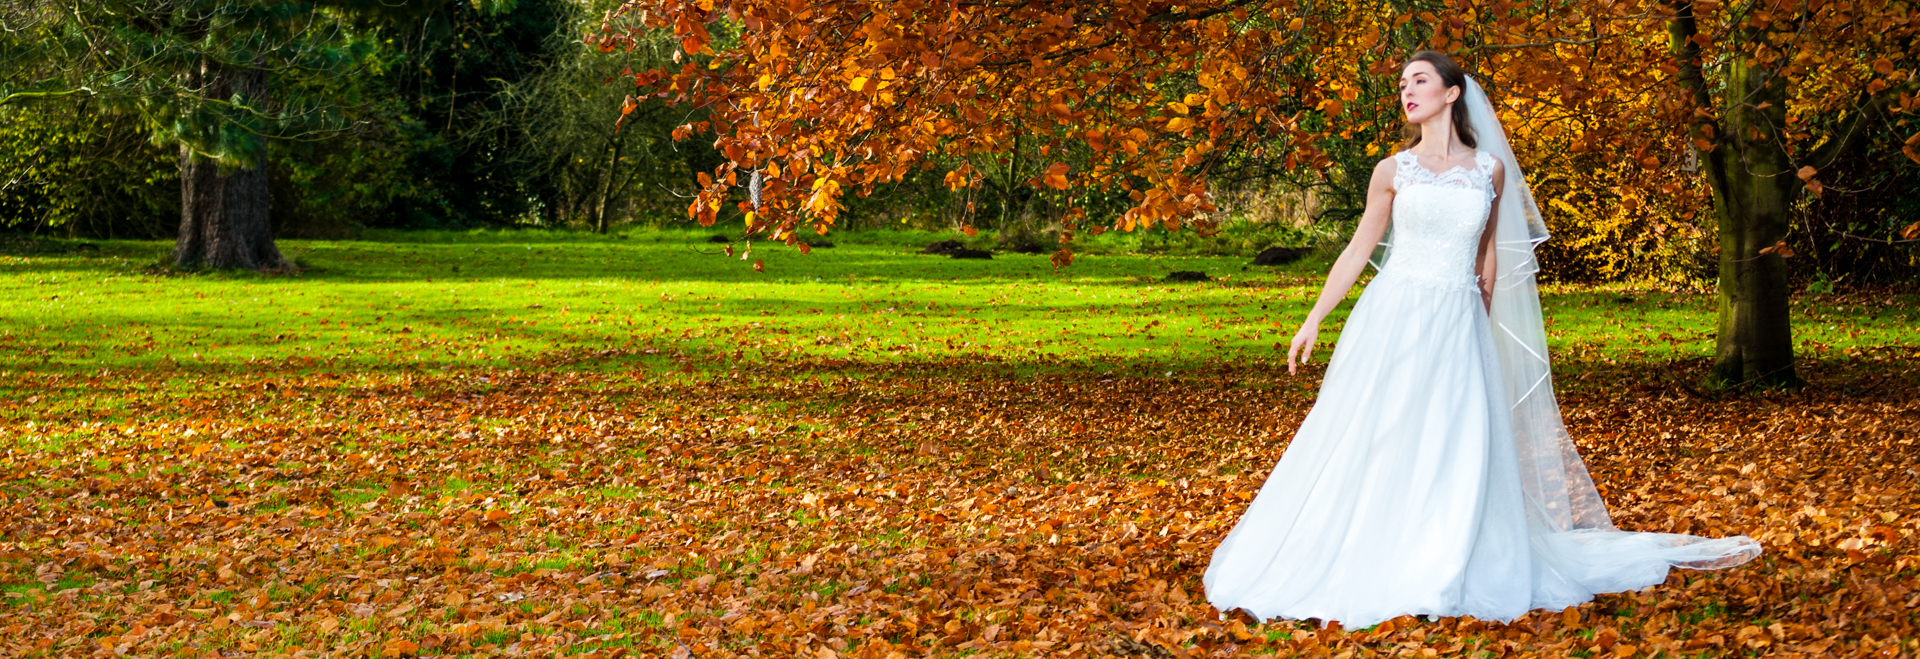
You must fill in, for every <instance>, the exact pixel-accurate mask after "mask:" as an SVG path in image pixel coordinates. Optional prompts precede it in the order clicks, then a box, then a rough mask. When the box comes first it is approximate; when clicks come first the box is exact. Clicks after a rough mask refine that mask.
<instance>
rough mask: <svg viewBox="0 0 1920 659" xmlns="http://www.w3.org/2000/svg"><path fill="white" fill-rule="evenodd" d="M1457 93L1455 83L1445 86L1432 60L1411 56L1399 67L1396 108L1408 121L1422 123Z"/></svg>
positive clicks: (1454, 97) (1458, 92) (1458, 89)
mask: <svg viewBox="0 0 1920 659" xmlns="http://www.w3.org/2000/svg"><path fill="white" fill-rule="evenodd" d="M1459 97H1460V88H1459V87H1448V86H1447V83H1446V81H1445V80H1442V79H1441V78H1440V72H1439V71H1436V70H1434V68H1433V63H1432V62H1428V61H1425V60H1414V62H1413V63H1411V64H1408V65H1407V67H1406V68H1404V69H1401V70H1400V111H1401V112H1405V113H1407V122H1408V123H1415V124H1419V123H1426V121H1427V120H1428V119H1432V118H1433V117H1434V116H1436V115H1438V114H1439V113H1440V111H1441V110H1445V109H1446V108H1447V104H1449V103H1452V102H1453V101H1454V99H1457V98H1459Z"/></svg>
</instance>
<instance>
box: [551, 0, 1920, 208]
mask: <svg viewBox="0 0 1920 659" xmlns="http://www.w3.org/2000/svg"><path fill="white" fill-rule="evenodd" d="M1790 5H1791V3H1786V2H1784V0H1767V1H1764V2H1760V3H1759V4H1753V5H1752V6H1747V5H1742V6H1741V7H1730V6H1727V5H1725V4H1722V3H1719V2H1713V1H1711V0H1701V1H1698V2H1693V3H1688V4H1683V5H1671V4H1665V3H1661V2H1651V1H1635V0H1620V1H1614V0H1579V1H1576V2H1570V3H1535V2H1508V1H1506V0H1493V1H1478V0H1469V1H1466V2H1414V3H1402V4H1388V3H1365V2H1361V3H1331V4H1314V5H1307V4H1297V3H1294V2H1287V1H1269V2H1255V1H1244V2H1192V3H1181V4H1175V3H1170V2H1164V1H1143V2H1109V3H1076V2H1064V1H1046V0H1040V1H1034V2H1012V3H996V4H991V5H989V4H982V3H976V2H958V1H945V2H940V1H929V0H904V1H900V2H861V1H854V0H792V1H788V0H743V1H739V2H715V1H713V0H696V1H691V2H689V1H682V0H634V1H633V2H629V3H627V4H625V5H623V6H622V7H621V8H619V9H618V10H616V11H614V12H610V13H609V14H608V16H607V18H606V22H605V24H604V25H603V26H602V29H601V30H600V31H599V32H597V33H594V34H590V35H588V37H587V38H588V41H589V42H591V43H593V44H595V45H597V46H599V47H601V48H603V49H614V48H622V47H627V48H630V47H634V46H635V45H636V44H639V43H641V41H642V38H643V37H644V36H645V35H647V34H664V33H671V34H672V35H673V38H674V43H675V45H676V46H677V50H676V51H675V53H674V61H675V62H676V63H677V64H676V65H675V66H676V67H677V68H672V67H669V68H666V69H659V70H651V71H642V72H638V73H635V74H633V76H632V80H633V83H634V84H635V85H636V88H637V91H636V94H635V96H634V97H633V98H632V99H631V100H629V107H633V106H634V105H635V104H637V103H638V102H640V101H641V100H643V99H648V98H657V99H665V100H668V101H670V102H674V103H677V104H681V105H683V106H686V107H689V108H694V109H700V110H704V111H705V112H706V114H705V117H704V119H703V120H699V121H690V122H689V123H687V124H686V125H683V126H680V127H679V128H678V129H677V130H676V131H675V133H674V136H675V137H676V138H678V139H693V138H694V136H696V135H700V136H703V137H702V139H704V136H706V135H711V136H713V138H714V144H715V146H716V147H717V149H718V150H719V151H720V152H721V153H722V154H723V155H724V156H725V159H726V161H725V162H724V163H722V164H721V165H720V166H719V167H717V168H716V169H715V170H714V171H712V172H705V173H701V174H700V175H698V177H697V178H698V180H699V184H700V190H699V193H698V195H697V197H696V198H695V199H694V200H693V202H692V203H691V204H690V205H689V207H688V213H689V215H690V216H691V217H694V218H697V219H699V220H700V221H701V222H702V223H704V224H712V223H714V222H716V221H717V220H719V219H720V218H722V217H726V218H729V219H730V220H731V219H733V218H743V219H744V222H745V224H746V227H747V234H748V235H749V236H754V235H765V236H769V237H772V238H774V239H778V240H781V241H783V242H787V243H789V244H796V243H797V242H798V239H797V238H796V237H795V233H796V231H797V230H800V229H803V228H811V229H813V230H815V231H816V232H824V231H826V230H827V229H828V228H829V227H831V226H833V224H834V223H835V220H836V218H837V217H838V215H839V213H840V211H841V209H842V202H843V200H844V199H845V195H847V194H854V195H865V194H868V193H871V192H872V191H873V190H874V188H875V186H877V185H882V184H887V183H892V182H898V181H901V180H903V179H904V178H905V177H907V176H909V175H910V174H911V173H913V172H914V171H916V170H918V169H932V168H935V167H939V168H942V169H945V170H946V171H944V172H943V173H942V172H933V174H934V175H935V176H939V177H940V178H941V180H943V181H944V183H945V185H946V186H947V187H949V188H951V189H953V190H962V189H965V188H969V187H974V188H983V189H989V190H992V191H994V193H995V194H999V195H1002V196H1003V197H1006V196H1008V195H1009V194H1010V192H1009V191H1011V190H1015V189H1030V190H1032V191H1037V192H1041V193H1045V194H1049V195H1053V196H1054V198H1057V199H1059V200H1060V201H1061V203H1062V204H1064V205H1065V206H1066V207H1067V209H1066V211H1065V212H1063V213H1061V217H1062V218H1064V221H1063V226H1062V227H1061V228H1062V231H1061V238H1062V241H1063V242H1065V241H1068V240H1071V237H1072V236H1073V235H1074V233H1075V232H1076V230H1077V229H1078V227H1076V226H1074V224H1075V223H1076V222H1078V223H1085V224H1088V225H1089V226H1088V227H1087V230H1088V231H1089V232H1092V233H1098V232H1100V231H1102V230H1104V229H1107V228H1113V229H1121V230H1131V229H1134V228H1137V227H1140V226H1145V225H1152V224H1157V225H1161V226H1164V227H1167V228H1169V229H1174V228H1179V227H1180V226H1183V225H1184V226H1191V227H1194V228H1197V229H1199V230H1202V231H1208V230H1211V229H1212V228H1214V226H1215V220H1214V218H1215V217H1216V216H1217V213H1216V211H1217V210H1218V209H1217V208H1216V206H1215V203H1214V201H1213V199H1212V197H1211V195H1210V190H1212V189H1214V188H1215V187H1217V186H1218V185H1219V184H1220V182H1221V180H1222V179H1225V178H1230V177H1242V178H1245V177H1247V176H1250V174H1248V173H1247V172H1248V171H1252V170H1256V169H1260V170H1262V171H1265V172H1268V173H1269V175H1270V174H1271V173H1272V172H1276V171H1279V172H1294V173H1305V175H1306V177H1307V178H1309V179H1312V178H1314V177H1321V178H1319V180H1322V181H1325V180H1327V179H1329V178H1332V179H1340V178H1352V177H1353V176H1355V175H1356V174H1354V173H1353V172H1354V171H1355V170H1354V168H1355V167H1356V166H1357V165H1360V164H1369V165H1370V164H1371V160H1373V159H1377V158H1379V157H1382V156H1384V155H1386V153H1387V152H1390V151H1391V150H1392V149H1393V148H1394V146H1395V143H1396V142H1397V141H1398V131H1397V129H1398V127H1399V123H1400V115H1399V113H1398V111H1397V110H1396V109H1395V108H1396V104H1395V103H1394V97H1395V86H1394V82H1393V81H1394V80H1395V79H1396V77H1397V73H1398V65H1399V63H1400V60H1401V59H1402V58H1404V57H1405V56H1406V55H1407V54H1408V53H1409V52H1411V51H1412V50H1414V49H1416V48H1421V47H1430V48H1434V49H1439V50H1443V51H1447V52H1450V53H1452V54H1454V55H1455V56H1456V57H1457V58H1458V59H1459V60H1460V61H1461V62H1462V63H1463V64H1464V65H1466V66H1467V67H1468V68H1469V70H1471V71H1473V72H1474V73H1475V75H1476V76H1478V77H1480V78H1481V80H1482V81H1483V82H1484V83H1486V84H1487V86H1488V88H1489V89H1490V91H1491V92H1492V95H1493V96H1494V97H1495V100H1496V102H1497V103H1500V104H1501V105H1502V107H1503V113H1511V115H1510V116H1508V117H1506V118H1507V119H1508V125H1509V127H1510V128H1512V129H1513V130H1515V135H1514V137H1515V140H1514V141H1515V150H1516V152H1517V153H1518V154H1519V156H1520V158H1521V160H1522V164H1523V165H1525V166H1528V167H1529V168H1530V169H1538V170H1539V173H1541V174H1543V175H1545V176H1552V175H1554V173H1553V172H1549V171H1547V168H1549V167H1555V166H1558V167H1562V168H1566V167H1573V170H1572V171H1570V172H1569V176H1570V177H1571V179H1570V180H1571V181H1572V183H1571V184H1569V185H1567V186H1565V187H1566V188H1567V189H1571V190H1580V189H1583V188H1587V189H1591V188H1595V187H1598V188H1601V189H1603V190H1607V189H1610V190H1613V192H1608V193H1606V194H1602V195H1598V197H1597V198H1589V199H1586V200H1585V201H1582V200H1581V199H1578V198H1576V197H1574V196H1570V197H1569V199H1572V200H1573V201H1575V202H1576V203H1608V204H1616V205H1617V206H1618V208H1619V209H1620V210H1621V211H1622V212H1624V213H1627V214H1628V215H1633V214H1635V213H1642V211H1641V210H1640V209H1641V207H1642V205H1643V204H1644V205H1645V206H1646V207H1648V208H1649V209H1651V210H1655V211H1656V212H1660V213H1671V214H1672V217H1670V218H1666V219H1663V220H1662V221H1661V223H1658V226H1657V227H1649V228H1653V229H1657V230H1658V231H1659V232H1660V234H1661V235H1665V234H1666V232H1667V227H1668V226H1669V224H1672V223H1674V222H1678V223H1680V224H1675V226H1679V225H1693V226H1701V225H1705V224H1709V223H1705V222H1697V220H1696V218H1695V213H1694V209H1695V208H1700V210H1705V208H1704V207H1706V206H1708V205H1709V204H1711V203H1712V202H1711V199H1712V196H1711V195H1709V194H1707V193H1706V191H1705V190H1703V189H1701V185H1700V183H1701V181H1700V177H1699V175H1698V173H1697V172H1698V170H1697V169H1696V165H1694V164H1692V163H1693V162H1694V160H1696V159H1697V157H1696V156H1694V155H1689V152H1690V151H1691V150H1696V149H1697V150H1699V152H1706V153H1711V152H1713V151H1715V150H1716V149H1720V148H1722V147H1723V146H1724V145H1734V146H1739V147H1741V148H1745V146H1746V143H1747V142H1752V141H1754V140H1773V141H1776V142H1779V143H1780V145H1781V147H1782V148H1783V149H1785V150H1787V151H1795V150H1804V153H1799V154H1798V155H1796V156H1795V157H1800V156H1806V157H1811V156H1813V155H1814V152H1815V151H1816V150H1817V149H1819V148H1829V150H1833V149H1834V148H1835V147H1826V145H1830V144H1831V145H1838V144H1841V143H1843V142H1847V141H1848V140H1846V139H1843V138H1836V134H1839V133H1846V132H1847V131H1850V130H1853V129H1855V128H1860V127H1858V126H1853V125H1851V124H1847V122H1848V121H1850V120H1852V118H1856V117H1860V116H1865V115H1870V116H1872V117H1874V118H1876V120H1879V121H1882V122H1883V123H1884V122H1893V124H1894V129H1895V130H1905V131H1913V130H1914V128H1913V127H1910V126H1906V125H1905V116H1906V114H1905V113H1909V112H1911V111H1912V110H1914V109H1916V108H1917V107H1920V105H1917V104H1916V102H1915V100H1914V96H1913V93H1912V92H1913V79H1912V72H1913V70H1914V59H1915V58H1914V49H1915V46H1914V41H1913V40H1914V34H1915V29H1916V27H1917V25H1916V22H1915V21H1914V19H1913V14H1914V12H1913V11H1912V7H1910V6H1909V4H1908V3H1907V2H1879V3H1851V2H1840V1H1836V2H1822V3H1816V4H1814V5H1808V6H1806V7H1801V6H1800V5H1791V6H1790ZM1743 8H1744V9H1743ZM1683 17H1684V18H1685V19H1686V20H1687V21H1688V23H1687V27H1686V29H1685V30H1682V29H1681V22H1680V19H1681V18H1683ZM1690 62H1691V63H1690ZM1753 66H1764V67H1772V69H1773V70H1777V71H1778V72H1779V76H1778V77H1779V80H1780V81H1781V82H1779V84H1782V85H1786V86H1789V87H1790V88H1791V91H1790V95H1791V99H1790V100H1791V103H1786V102H1783V103H1781V105H1791V110H1784V109H1777V110H1776V112H1779V113H1780V115H1781V116H1780V117H1779V119H1780V122H1779V124H1778V125H1779V126H1780V127H1779V128H1778V129H1776V130H1774V132H1773V133H1772V134H1769V135H1750V134H1745V133H1746V132H1752V131H1744V132H1742V134H1737V135H1736V134H1731V133H1730V132H1729V131H1730V128H1729V127H1728V126H1727V125H1722V124H1724V123H1725V121H1726V119H1725V117H1724V115H1725V114H1726V112H1727V111H1726V109H1725V107H1724V106H1725V105H1726V99H1720V98H1715V97H1714V95H1715V94H1718V93H1720V92H1715V91H1713V90H1714V89H1717V88H1718V85H1717V84H1712V83H1711V80H1712V79H1715V77H1716V76H1719V77H1720V78H1724V77H1725V76H1724V75H1723V73H1724V71H1720V72H1716V71H1718V70H1720V69H1726V68H1727V67H1753ZM1703 68H1704V69H1706V73H1705V76H1706V77H1707V78H1708V79H1710V84H1707V85H1705V86H1703V87H1697V86H1693V85H1692V82H1691V81H1694V80H1697V79H1699V78H1700V77H1701V76H1702V73H1701V71H1702V70H1703ZM1696 89H1706V90H1707V91H1706V92H1705V95H1704V97H1702V96H1701V94H1696V93H1695V90H1696ZM1862 110H1867V112H1862ZM1855 123H1858V121H1855ZM1743 125H1744V124H1743ZM1865 129H1866V130H1877V131H1884V130H1886V129H1887V127H1886V126H1884V125H1878V124H1876V125H1873V126H1867V127H1865ZM1897 143H1898V140H1896V144H1897ZM1902 146H1904V147H1906V148H1905V150H1906V151H1908V152H1909V153H1908V156H1909V157H1913V154H1914V150H1913V148H1912V144H1906V145H1898V146H1896V147H1895V149H1896V150H1897V149H1899V148H1901V147H1902ZM1796 153H1798V152H1796ZM1341 154H1345V155H1344V156H1342V155H1341ZM1361 154H1364V155H1361ZM1579 154H1585V155H1586V156H1587V157H1588V159H1587V160H1586V161H1583V162H1584V164H1581V165H1578V166H1577V167H1576V166H1575V163H1572V159H1574V158H1575V157H1576V156H1577V155H1579ZM1554 163H1558V164H1557V165H1556V164H1554ZM1808 164H1812V165H1813V166H1814V168H1815V170H1816V171H1817V170H1823V169H1825V168H1826V167H1825V165H1824V164H1816V163H1809V162H1796V163H1794V167H1791V168H1789V170H1797V169H1798V168H1799V167H1801V166H1805V165H1808ZM1263 168H1264V169H1263ZM1603 169H1605V170H1611V171H1610V172H1609V173H1606V174H1598V175H1597V176H1600V178H1594V177H1595V176H1596V174H1595V172H1599V171H1601V170H1603ZM756 173H757V174H758V175H759V176H760V177H761V185H760V186H759V190H758V194H757V195H756V198H757V199H758V201H759V203H758V205H757V206H756V205H755V204H754V203H751V202H747V201H741V200H740V196H739V195H738V194H737V193H736V192H735V190H736V189H738V188H743V187H746V186H748V185H749V183H750V181H751V180H752V179H753V177H754V176H755V175H756ZM1587 179H1593V180H1592V181H1588V180H1587ZM1602 179H1605V180H1602ZM1797 180H1799V181H1802V182H1803V183H1802V185H1803V189H1805V190H1807V191H1809V192H1810V193H1813V194H1818V193H1819V191H1820V189H1821V186H1822V185H1823V183H1822V181H1821V180H1820V178H1818V177H1817V176H1815V175H1812V174H1809V175H1808V176H1806V177H1804V178H1798V179H1797ZM1023 186H1024V187H1023ZM1105 194H1119V195H1125V196H1126V198H1127V199H1128V200H1130V202H1131V204H1132V205H1131V207H1130V208H1129V209H1127V210H1126V211H1124V212H1123V213H1121V214H1119V215H1118V217H1111V216H1102V217H1098V218H1090V217H1089V215H1088V214H1087V212H1086V208H1085V204H1084V203H1082V202H1084V201H1085V200H1086V199H1088V198H1089V197H1090V196H1092V195H1105ZM1589 197H1593V196H1592V195H1589ZM1547 201H1550V200H1547V199H1543V203H1545V202H1547ZM1548 206H1550V207H1551V208H1549V211H1550V212H1555V213H1557V212H1559V211H1554V210H1553V208H1558V206H1554V205H1552V204H1548ZM1585 211H1586V209H1581V213H1579V214H1584V213H1585ZM1642 214H1644V213H1642ZM1698 219H1699V220H1704V219H1705V218H1704V217H1703V218H1698ZM1109 220H1110V221H1111V223H1109ZM1676 235H1678V234H1676ZM1688 235H1692V236H1695V237H1696V238H1698V237H1701V236H1703V235H1705V234H1703V233H1702V232H1701V231H1692V232H1690V233H1689V234H1688ZM1770 242H1771V241H1769V244H1770Z"/></svg>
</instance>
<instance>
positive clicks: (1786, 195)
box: [1706, 57, 1801, 386]
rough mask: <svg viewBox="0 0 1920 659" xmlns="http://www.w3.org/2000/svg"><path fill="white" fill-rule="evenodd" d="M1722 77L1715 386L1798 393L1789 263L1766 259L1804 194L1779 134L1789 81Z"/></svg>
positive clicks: (1714, 176) (1743, 74)
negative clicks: (1793, 206) (1759, 387)
mask: <svg viewBox="0 0 1920 659" xmlns="http://www.w3.org/2000/svg"><path fill="white" fill-rule="evenodd" d="M1724 66H1725V67H1726V68H1725V69H1723V70H1724V71H1726V80H1725V83H1726V98H1727V99H1729V100H1728V102H1727V106H1726V108H1725V111H1724V113H1723V117H1724V122H1725V123H1724V124H1723V129H1722V130H1723V133H1724V134H1723V135H1721V136H1720V137H1721V139H1720V140H1719V148H1717V149H1715V150H1714V152H1713V153H1711V154H1708V157H1707V158H1706V164H1707V168H1708V179H1709V181H1710V183H1711V185H1712V187H1713V205H1714V213H1715V215H1717V216H1718V217H1717V219H1718V220H1719V226H1720V324H1719V332H1718V336H1717V337H1716V338H1715V346H1714V363H1713V378H1714V379H1715V380H1717V381H1719V382H1721V383H1723V384H1739V385H1762V386H1794V385H1798V384H1800V383H1801V382H1800V377H1799V375H1797V374H1796V373H1795V372H1794V367H1793V324H1792V320H1791V318H1790V317H1789V315H1788V300H1789V292H1790V289H1789V287H1788V283H1787V262H1786V259H1785V258H1784V257H1782V256H1781V255H1780V254H1779V253H1777V252H1773V251H1771V250H1769V251H1768V252H1767V253H1764V254H1763V253H1761V250H1764V249H1767V248H1769V247H1771V246H1773V245H1774V244H1776V243H1778V242H1779V241H1780V240H1782V239H1784V238H1786V236H1787V229H1788V223H1789V220H1790V217H1789V206H1790V205H1791V204H1792V202H1793V199H1794V196H1795V195H1797V194H1798V193H1799V192H1800V189H1801V183H1800V179H1799V177H1797V176H1795V174H1794V167H1793V160H1792V158H1791V156H1789V154H1788V153H1787V152H1786V149H1785V148H1784V147H1783V144H1784V143H1785V140H1784V136H1782V135H1779V134H1777V131H1778V128H1777V127H1779V126H1784V125H1786V123H1787V122H1786V105H1787V98H1786V96H1787V95H1786V84H1785V80H1786V78H1785V77H1784V76H1781V75H1778V72H1777V71H1772V70H1769V69H1767V68H1763V67H1755V66H1749V65H1748V64H1747V63H1746V62H1745V61H1744V60H1743V59H1741V58H1738V57H1735V58H1733V61H1731V62H1728V63H1727V64H1725V65H1724Z"/></svg>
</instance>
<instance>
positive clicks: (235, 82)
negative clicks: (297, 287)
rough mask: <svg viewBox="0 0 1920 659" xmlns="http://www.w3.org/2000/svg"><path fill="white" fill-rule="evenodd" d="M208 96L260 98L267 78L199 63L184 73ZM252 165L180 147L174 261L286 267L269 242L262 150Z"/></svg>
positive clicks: (228, 266) (196, 265) (255, 71)
mask: <svg viewBox="0 0 1920 659" xmlns="http://www.w3.org/2000/svg"><path fill="white" fill-rule="evenodd" d="M188 80H189V84H190V86H193V87H197V88H200V89H201V90H202V92H201V93H202V95H203V96H205V97H206V98H214V99H226V98H231V97H232V96H234V95H235V94H238V95H241V96H243V97H245V98H246V99H249V100H257V99H263V98H265V97H266V93H267V74H266V72H265V71H261V70H258V69H242V70H230V69H225V68H223V67H220V66H219V65H217V64H214V63H211V62H207V63H203V64H202V65H200V66H199V67H197V68H196V70H194V71H192V72H191V73H190V74H189V75H188ZM258 151H259V155H258V156H256V157H255V158H254V164H253V166H252V167H222V166H220V164H219V163H216V162H213V161H212V160H209V159H207V158H204V157H201V156H200V155H198V154H195V153H194V152H193V150H192V149H189V148H187V147H181V149H180V236H179V238H178V239H177V240H176V241H175V242H174V246H173V263H174V265H176V266H179V267H182V268H213V269H220V270H225V269H247V270H275V269H280V268H282V267H285V265H286V261H285V260H284V259H282V258H281V256H280V249H279V248H278V247H275V246H274V243H273V225H272V223H271V222H269V221H268V219H269V218H268V215H267V199H268V195H267V157H266V148H265V147H264V146H262V147H261V148H260V149H259V150H258Z"/></svg>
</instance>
